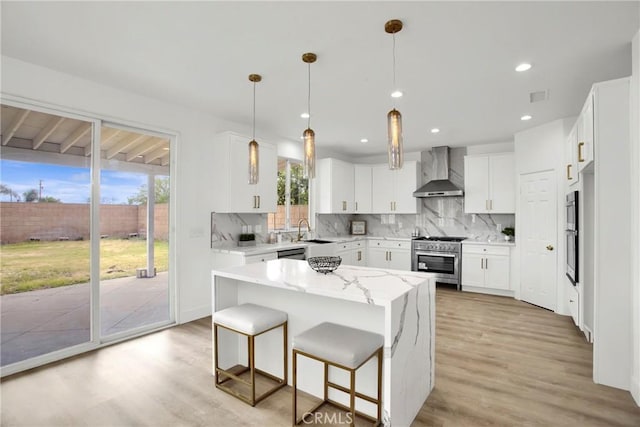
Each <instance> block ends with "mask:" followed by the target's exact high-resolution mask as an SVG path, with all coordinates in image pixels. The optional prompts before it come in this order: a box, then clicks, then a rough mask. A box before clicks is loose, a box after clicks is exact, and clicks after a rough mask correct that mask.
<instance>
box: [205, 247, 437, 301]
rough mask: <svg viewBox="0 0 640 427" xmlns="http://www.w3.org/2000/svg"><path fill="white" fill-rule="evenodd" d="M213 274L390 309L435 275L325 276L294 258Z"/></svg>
mask: <svg viewBox="0 0 640 427" xmlns="http://www.w3.org/2000/svg"><path fill="white" fill-rule="evenodd" d="M212 275H213V276H214V277H215V276H218V277H226V278H229V279H235V280H241V281H244V282H248V283H255V284H258V285H265V286H271V287H275V288H282V289H288V290H291V291H298V292H305V293H309V294H314V295H322V296H327V297H332V298H338V299H342V300H348V301H355V302H361V303H364V304H371V305H378V306H388V305H389V304H390V303H391V302H392V301H394V300H396V299H397V298H400V297H403V296H404V295H405V294H407V293H408V292H409V291H411V290H412V289H413V288H415V287H416V286H418V285H421V284H423V283H427V281H428V280H429V279H430V278H432V277H433V275H432V274H431V273H419V272H407V271H399V270H387V269H382V268H371V267H356V266H350V265H341V266H340V267H338V269H337V270H336V271H335V272H333V273H329V274H322V273H317V272H315V271H314V270H313V269H311V267H309V264H308V263H307V262H306V261H299V260H293V259H277V260H271V261H267V262H257V263H252V264H245V265H240V266H235V267H229V268H224V269H220V270H213V272H212Z"/></svg>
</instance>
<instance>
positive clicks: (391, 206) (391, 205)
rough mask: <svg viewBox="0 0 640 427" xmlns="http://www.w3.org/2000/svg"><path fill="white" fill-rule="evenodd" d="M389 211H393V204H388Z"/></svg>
mask: <svg viewBox="0 0 640 427" xmlns="http://www.w3.org/2000/svg"><path fill="white" fill-rule="evenodd" d="M389 206H390V207H389V210H393V202H389Z"/></svg>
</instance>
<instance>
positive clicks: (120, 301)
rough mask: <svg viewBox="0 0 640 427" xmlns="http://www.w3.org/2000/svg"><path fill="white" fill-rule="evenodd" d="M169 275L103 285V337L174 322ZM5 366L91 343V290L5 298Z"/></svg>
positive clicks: (0, 326)
mask: <svg viewBox="0 0 640 427" xmlns="http://www.w3.org/2000/svg"><path fill="white" fill-rule="evenodd" d="M168 282H169V281H168V275H167V273H166V272H162V273H158V274H157V275H156V277H154V278H148V279H137V278H135V277H123V278H120V279H112V280H104V281H102V282H100V317H101V328H100V330H101V333H102V336H108V335H112V334H115V333H118V332H122V331H126V330H128V329H132V328H137V327H140V326H144V325H150V324H154V323H158V322H162V321H168V320H169V298H168V288H169V286H168ZM0 312H1V313H2V314H1V318H0V331H1V334H0V337H1V341H0V347H1V350H0V364H1V366H5V365H9V364H11V363H15V362H18V361H21V360H25V359H28V358H31V357H35V356H39V355H42V354H46V353H49V352H52V351H55V350H60V349H62V348H65V347H69V346H73V345H77V344H81V343H84V342H87V341H89V340H90V330H89V315H90V301H89V284H88V283H83V284H79V285H71V286H61V287H58V288H52V289H43V290H37V291H31V292H23V293H19V294H11V295H2V296H0Z"/></svg>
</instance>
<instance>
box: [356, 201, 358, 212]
mask: <svg viewBox="0 0 640 427" xmlns="http://www.w3.org/2000/svg"><path fill="white" fill-rule="evenodd" d="M357 210H358V202H356V211H357Z"/></svg>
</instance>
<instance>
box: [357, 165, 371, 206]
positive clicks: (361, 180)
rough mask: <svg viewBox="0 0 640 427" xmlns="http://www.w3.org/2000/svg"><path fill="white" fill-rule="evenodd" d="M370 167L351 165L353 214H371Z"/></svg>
mask: <svg viewBox="0 0 640 427" xmlns="http://www.w3.org/2000/svg"><path fill="white" fill-rule="evenodd" d="M371 179H372V178H371V165H353V197H354V202H355V206H354V209H353V213H361V214H366V213H372V210H371V197H372V191H371Z"/></svg>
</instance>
